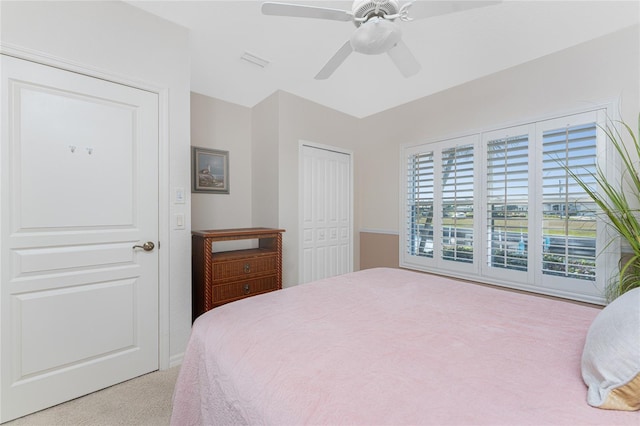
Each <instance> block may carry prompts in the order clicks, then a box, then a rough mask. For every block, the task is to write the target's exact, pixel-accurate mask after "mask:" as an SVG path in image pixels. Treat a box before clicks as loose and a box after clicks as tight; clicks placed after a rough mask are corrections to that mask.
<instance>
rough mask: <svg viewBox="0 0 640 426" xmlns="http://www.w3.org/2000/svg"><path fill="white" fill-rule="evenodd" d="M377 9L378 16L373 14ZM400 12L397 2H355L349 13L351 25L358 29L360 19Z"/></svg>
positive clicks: (360, 22) (361, 0)
mask: <svg viewBox="0 0 640 426" xmlns="http://www.w3.org/2000/svg"><path fill="white" fill-rule="evenodd" d="M376 8H378V15H376V14H375V11H376ZM398 10H400V8H399V6H398V0H378V1H375V0H356V1H354V2H353V8H352V9H351V12H352V13H353V16H354V17H355V18H356V19H354V21H353V23H354V24H355V25H356V27H359V26H360V25H361V24H362V23H363V22H362V21H360V19H362V18H367V19H369V18H372V17H374V16H384V15H395V14H396V13H398Z"/></svg>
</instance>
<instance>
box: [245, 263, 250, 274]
mask: <svg viewBox="0 0 640 426" xmlns="http://www.w3.org/2000/svg"><path fill="white" fill-rule="evenodd" d="M249 272H251V265H250V264H248V263H245V264H244V273H245V274H248V273H249Z"/></svg>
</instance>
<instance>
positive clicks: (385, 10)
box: [262, 0, 500, 80]
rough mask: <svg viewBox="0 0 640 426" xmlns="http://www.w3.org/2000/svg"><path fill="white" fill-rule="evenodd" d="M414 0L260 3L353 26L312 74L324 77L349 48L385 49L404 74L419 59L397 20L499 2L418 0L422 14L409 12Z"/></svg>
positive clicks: (416, 67)
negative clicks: (336, 5) (342, 5)
mask: <svg viewBox="0 0 640 426" xmlns="http://www.w3.org/2000/svg"><path fill="white" fill-rule="evenodd" d="M414 1H415V0H408V1H406V2H404V4H402V5H400V2H399V1H398V0H355V1H354V2H353V6H352V7H351V10H341V9H333V8H327V7H318V6H308V5H303V4H289V3H278V2H266V3H263V4H262V13H263V14H265V15H277V16H292V17H299V18H318V19H329V20H333V21H345V22H348V21H351V22H353V23H354V25H355V26H356V30H355V31H354V32H353V34H352V36H351V39H350V40H347V42H346V43H345V44H343V45H342V47H341V48H340V49H338V51H337V52H336V53H335V54H334V55H333V57H331V59H329V62H327V63H326V65H325V66H324V67H323V68H322V69H321V70H320V72H319V73H318V74H317V75H316V76H315V79H316V80H325V79H327V78H329V77H330V76H331V74H333V72H334V71H335V70H336V69H337V68H338V67H339V66H340V65H341V64H342V63H343V62H344V61H345V59H347V57H348V56H349V55H350V54H351V53H352V52H359V53H364V54H366V55H379V54H382V53H386V54H387V55H389V57H390V58H391V60H392V61H393V63H394V64H395V65H396V67H397V68H398V69H399V70H400V72H401V73H402V75H404V76H405V77H411V76H412V75H415V74H417V73H418V71H420V68H421V66H420V63H419V62H418V61H417V59H416V58H415V57H414V56H413V54H412V53H411V51H410V50H409V48H408V47H407V45H406V44H405V43H404V42H403V41H402V30H401V29H400V25H399V24H398V22H397V21H396V20H399V21H412V20H413V19H414V18H426V17H429V16H436V15H443V14H445V13H451V12H456V11H459V10H465V9H470V8H474V7H480V6H487V5H489V4H495V3H500V2H499V1H428V2H419V3H420V4H421V5H420V7H419V9H420V11H421V12H422V13H421V14H420V13H418V16H409V8H410V7H411V6H413V5H414Z"/></svg>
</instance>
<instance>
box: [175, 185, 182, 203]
mask: <svg viewBox="0 0 640 426" xmlns="http://www.w3.org/2000/svg"><path fill="white" fill-rule="evenodd" d="M174 202H175V203H176V204H184V188H176V192H175V199H174Z"/></svg>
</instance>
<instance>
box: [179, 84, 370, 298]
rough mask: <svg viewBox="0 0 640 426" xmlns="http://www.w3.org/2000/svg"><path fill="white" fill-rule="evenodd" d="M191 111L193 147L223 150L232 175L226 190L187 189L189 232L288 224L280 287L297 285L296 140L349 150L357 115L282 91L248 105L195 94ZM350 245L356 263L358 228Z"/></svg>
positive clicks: (356, 132)
mask: <svg viewBox="0 0 640 426" xmlns="http://www.w3.org/2000/svg"><path fill="white" fill-rule="evenodd" d="M191 108H192V120H191V126H192V139H191V144H192V145H194V146H201V147H206V148H215V149H224V150H228V151H229V153H230V154H229V158H230V161H231V164H230V166H229V168H230V170H231V173H232V175H231V176H230V178H229V180H230V189H231V191H230V192H231V194H229V195H211V194H192V198H193V204H192V224H193V229H205V228H209V229H211V228H228V227H248V226H266V227H277V228H283V229H285V231H286V232H285V233H284V234H283V285H284V286H285V287H288V286H291V285H295V284H297V283H298V272H299V270H298V247H299V242H298V238H299V233H298V226H299V224H298V150H299V142H300V141H307V142H314V143H319V144H325V145H331V146H335V147H340V148H344V149H348V150H354V149H355V147H356V145H357V140H358V139H357V134H358V131H357V130H358V129H357V125H358V120H357V119H356V118H354V117H351V116H349V115H346V114H343V113H340V112H338V111H335V110H332V109H330V108H326V107H324V106H321V105H319V104H316V103H313V102H311V101H308V100H306V99H303V98H299V97H297V96H294V95H291V94H288V93H284V92H276V93H274V94H273V95H271V96H270V97H268V98H267V99H265V100H264V101H262V102H261V103H260V104H258V105H256V106H255V107H254V108H251V109H249V108H244V107H240V106H238V105H234V104H230V103H227V102H224V101H220V100H217V99H213V98H210V97H207V96H203V95H199V94H196V93H193V94H192V96H191ZM356 197H357V194H356ZM354 218H357V213H356V214H355V215H354ZM354 220H355V219H354ZM357 229H358V226H357V221H356V224H354V230H357ZM354 245H355V253H356V254H355V255H354V264H355V265H354V266H355V267H356V268H357V267H358V264H359V256H358V253H359V252H358V251H357V250H358V248H357V247H358V238H357V234H355V233H354Z"/></svg>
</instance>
